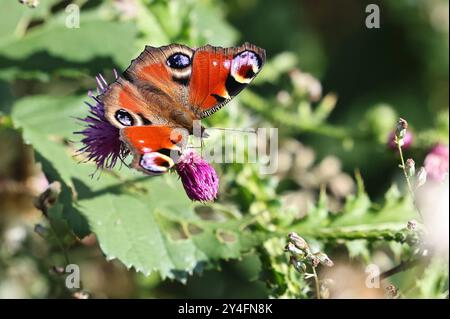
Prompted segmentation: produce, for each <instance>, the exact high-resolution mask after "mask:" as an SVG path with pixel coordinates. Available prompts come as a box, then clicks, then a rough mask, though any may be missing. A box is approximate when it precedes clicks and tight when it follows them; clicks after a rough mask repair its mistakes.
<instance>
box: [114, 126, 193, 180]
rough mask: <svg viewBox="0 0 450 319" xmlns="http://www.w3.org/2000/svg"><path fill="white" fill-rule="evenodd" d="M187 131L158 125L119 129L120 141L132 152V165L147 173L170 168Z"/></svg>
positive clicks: (183, 142)
mask: <svg viewBox="0 0 450 319" xmlns="http://www.w3.org/2000/svg"><path fill="white" fill-rule="evenodd" d="M188 136H189V133H188V132H187V131H186V130H185V129H182V128H174V127H168V126H160V125H145V126H128V127H125V128H123V129H121V130H120V137H121V139H122V141H123V142H124V143H125V144H126V145H127V147H128V148H129V149H130V150H131V152H132V153H133V156H134V157H133V163H132V166H133V168H135V169H138V170H140V171H143V172H144V173H146V174H149V175H159V174H163V173H165V172H167V171H168V170H169V169H170V168H172V167H173V166H174V165H175V163H176V161H177V159H178V156H179V155H180V154H181V151H182V150H183V148H184V147H185V145H186V142H187V139H188Z"/></svg>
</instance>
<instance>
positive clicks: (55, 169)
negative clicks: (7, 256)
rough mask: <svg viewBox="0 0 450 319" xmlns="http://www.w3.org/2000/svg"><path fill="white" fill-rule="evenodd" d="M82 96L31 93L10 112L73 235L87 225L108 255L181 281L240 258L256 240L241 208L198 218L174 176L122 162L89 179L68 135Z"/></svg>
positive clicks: (80, 109) (85, 231)
mask: <svg viewBox="0 0 450 319" xmlns="http://www.w3.org/2000/svg"><path fill="white" fill-rule="evenodd" d="M82 101H83V98H82V97H50V96H34V97H29V98H25V99H22V100H19V101H18V102H17V103H16V104H15V105H14V107H13V112H12V118H13V120H14V123H15V126H16V127H18V128H20V129H21V130H22V132H23V137H24V139H25V141H27V142H28V143H30V144H31V145H32V146H33V147H34V149H35V151H36V157H37V160H38V161H39V162H40V163H41V164H42V167H43V170H44V172H45V174H46V176H47V177H48V178H49V179H50V181H54V180H58V181H60V182H61V183H62V192H61V194H60V197H59V203H60V204H62V205H63V209H62V216H63V217H64V218H65V219H66V220H67V221H68V224H69V225H70V227H71V228H72V229H73V231H74V232H75V233H76V234H77V235H78V236H80V237H82V236H84V235H86V234H88V233H89V232H91V231H93V232H94V233H96V235H97V238H98V241H99V244H100V247H101V248H102V250H103V251H104V253H105V255H106V257H107V258H108V259H114V258H117V259H119V260H121V261H122V262H123V263H124V264H125V265H126V266H127V267H134V268H135V269H136V270H138V271H141V272H143V273H144V274H150V273H151V272H152V271H155V270H156V271H159V272H160V274H161V275H162V276H163V277H170V278H177V279H180V280H184V279H185V278H186V276H187V274H189V273H192V271H194V270H195V269H198V267H200V266H201V265H202V264H205V263H208V262H210V261H212V260H218V259H229V258H238V257H240V256H241V254H242V253H243V252H245V251H249V250H250V249H251V248H252V247H253V246H254V245H256V244H257V243H259V242H260V241H261V240H262V236H260V235H259V234H258V233H251V232H250V231H248V230H245V229H244V228H245V225H247V223H248V220H247V219H246V218H242V217H240V216H239V215H236V214H234V215H233V214H227V215H225V214H224V213H223V212H218V211H214V209H212V208H211V209H210V210H211V213H210V214H209V215H210V216H212V215H213V214H215V215H221V218H217V219H204V218H202V217H200V215H198V214H197V213H195V208H196V204H193V203H192V202H191V201H190V200H189V199H188V198H187V196H186V194H185V193H184V190H183V187H182V185H181V182H180V181H179V180H178V179H177V178H176V176H175V175H168V176H161V177H153V178H152V177H147V176H144V175H142V174H140V173H138V172H136V171H131V170H130V169H128V168H126V167H123V168H122V169H121V170H114V172H104V173H103V174H102V175H101V176H100V178H99V179H92V178H90V177H89V174H90V173H92V172H93V170H94V166H93V165H92V164H91V165H89V164H85V163H83V164H80V163H78V162H77V160H76V159H75V158H74V153H75V150H76V148H77V146H76V145H75V144H74V143H71V142H68V139H75V138H76V137H75V136H73V135H72V132H73V131H78V130H80V127H79V123H77V120H76V119H75V117H83V116H85V115H86V113H87V107H86V106H85V105H83V103H82ZM77 138H79V137H77ZM201 207H203V208H207V206H205V205H201ZM221 210H223V207H222V209H221Z"/></svg>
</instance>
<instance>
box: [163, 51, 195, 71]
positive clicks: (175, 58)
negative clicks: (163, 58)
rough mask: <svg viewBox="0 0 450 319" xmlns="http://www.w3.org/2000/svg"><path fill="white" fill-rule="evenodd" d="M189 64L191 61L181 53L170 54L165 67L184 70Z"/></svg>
mask: <svg viewBox="0 0 450 319" xmlns="http://www.w3.org/2000/svg"><path fill="white" fill-rule="evenodd" d="M190 64H191V59H190V58H189V57H188V56H187V55H186V54H183V53H175V54H172V55H171V56H170V57H169V58H168V59H167V65H168V66H169V67H171V68H173V69H184V68H185V67H188V66H189V65H190Z"/></svg>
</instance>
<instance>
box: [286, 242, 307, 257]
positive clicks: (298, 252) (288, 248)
mask: <svg viewBox="0 0 450 319" xmlns="http://www.w3.org/2000/svg"><path fill="white" fill-rule="evenodd" d="M284 250H285V251H287V252H290V253H291V254H293V255H294V256H300V257H304V256H305V252H304V251H303V250H301V249H299V248H298V247H296V246H295V245H294V244H293V243H291V242H289V243H288V244H287V245H286V247H285V248H284Z"/></svg>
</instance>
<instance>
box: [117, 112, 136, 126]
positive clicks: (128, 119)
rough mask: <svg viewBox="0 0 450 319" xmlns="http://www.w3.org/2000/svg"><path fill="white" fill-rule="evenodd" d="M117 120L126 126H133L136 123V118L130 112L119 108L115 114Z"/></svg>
mask: <svg viewBox="0 0 450 319" xmlns="http://www.w3.org/2000/svg"><path fill="white" fill-rule="evenodd" d="M115 118H116V120H117V121H118V122H119V123H120V124H122V125H125V126H132V125H133V124H134V119H133V117H132V116H131V114H130V113H128V112H127V111H125V110H118V111H117V112H116V114H115Z"/></svg>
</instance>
